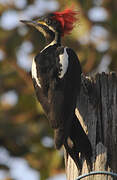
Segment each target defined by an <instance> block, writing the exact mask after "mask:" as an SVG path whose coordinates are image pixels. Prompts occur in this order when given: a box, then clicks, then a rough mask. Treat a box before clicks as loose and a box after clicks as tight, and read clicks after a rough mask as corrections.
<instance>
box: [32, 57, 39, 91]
mask: <svg viewBox="0 0 117 180" xmlns="http://www.w3.org/2000/svg"><path fill="white" fill-rule="evenodd" d="M32 78H34V79H35V81H36V83H37V85H38V86H39V87H40V88H41V84H40V82H39V78H38V77H37V69H36V63H35V60H34V59H33V62H32Z"/></svg>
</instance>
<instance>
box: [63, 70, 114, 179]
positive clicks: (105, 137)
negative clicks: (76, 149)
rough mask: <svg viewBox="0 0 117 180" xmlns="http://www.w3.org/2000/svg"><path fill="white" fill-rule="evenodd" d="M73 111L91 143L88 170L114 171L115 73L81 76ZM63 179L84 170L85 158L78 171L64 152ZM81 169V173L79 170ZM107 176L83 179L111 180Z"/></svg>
mask: <svg viewBox="0 0 117 180" xmlns="http://www.w3.org/2000/svg"><path fill="white" fill-rule="evenodd" d="M76 114H77V116H78V118H79V120H80V123H81V125H82V127H83V129H84V131H85V132H86V134H87V135H88V137H89V140H90V142H91V144H92V149H93V157H92V169H91V171H108V172H115V173H117V76H116V74H115V73H110V74H105V73H102V74H97V75H96V76H95V77H85V76H82V87H81V93H80V96H79V97H78V102H77V109H76ZM65 167H66V175H67V180H76V179H77V177H78V176H79V175H83V174H85V173H88V172H89V170H88V168H87V163H86V160H85V159H83V160H82V169H81V171H80V170H79V169H77V167H76V166H75V164H74V162H73V160H72V159H71V158H70V157H69V156H67V155H66V154H65ZM80 172H81V173H80ZM112 179H114V178H112V177H111V176H106V175H95V176H90V177H85V178H84V179H83V180H112Z"/></svg>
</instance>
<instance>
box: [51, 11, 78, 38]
mask: <svg viewBox="0 0 117 180" xmlns="http://www.w3.org/2000/svg"><path fill="white" fill-rule="evenodd" d="M53 14H54V15H55V17H54V18H55V19H56V20H57V21H59V22H60V23H61V27H62V36H64V35H65V34H69V33H70V32H71V31H72V29H73V27H74V23H75V22H76V21H77V20H78V17H77V15H78V12H76V11H74V10H73V9H71V8H67V9H65V10H64V11H62V12H54V13H53Z"/></svg>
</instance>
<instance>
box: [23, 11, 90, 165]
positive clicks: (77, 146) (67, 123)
mask: <svg viewBox="0 0 117 180" xmlns="http://www.w3.org/2000/svg"><path fill="white" fill-rule="evenodd" d="M53 17H54V15H52V14H51V16H50V15H48V16H45V17H43V18H41V19H38V20H36V21H22V22H24V23H26V24H29V25H33V26H34V27H36V28H37V29H38V30H39V31H40V32H42V33H43V35H44V37H45V39H46V41H47V46H45V48H44V49H43V50H42V51H41V52H40V53H38V54H37V55H36V57H35V58H34V60H33V63H32V80H33V85H34V88H35V92H36V95H37V98H38V100H39V102H40V103H41V105H42V107H43V109H44V110H45V113H46V115H47V117H48V120H49V122H50V126H51V127H52V128H53V129H54V134H55V135H54V141H55V147H56V148H57V149H60V148H61V146H62V145H64V147H65V149H66V151H67V152H68V154H69V155H70V156H71V157H72V158H73V160H74V161H75V163H76V165H77V166H80V161H79V158H78V153H79V152H81V153H83V154H84V155H85V157H86V159H89V158H90V157H91V154H92V149H91V145H90V142H89V139H88V137H87V135H86V134H85V132H84V131H83V129H82V127H81V125H80V123H79V121H78V119H77V117H76V115H75V108H76V102H77V96H78V95H79V93H80V86H81V73H82V70H81V66H80V62H79V59H78V57H77V55H76V54H75V52H74V51H73V50H72V49H71V48H68V47H63V46H62V45H61V36H62V34H63V33H64V32H62V31H64V30H62V25H61V23H60V22H59V21H58V20H56V19H53ZM60 17H61V16H60ZM63 20H64V19H63ZM74 20H75V18H74ZM69 27H70V28H71V27H72V25H71V26H69ZM65 31H66V32H68V30H67V29H65ZM68 139H70V141H71V142H72V145H70V144H69V142H68Z"/></svg>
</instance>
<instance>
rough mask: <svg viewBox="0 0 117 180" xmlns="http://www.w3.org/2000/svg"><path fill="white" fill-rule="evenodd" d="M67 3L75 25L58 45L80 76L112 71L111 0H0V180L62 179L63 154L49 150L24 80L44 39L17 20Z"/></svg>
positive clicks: (116, 7) (116, 23)
mask: <svg viewBox="0 0 117 180" xmlns="http://www.w3.org/2000/svg"><path fill="white" fill-rule="evenodd" d="M72 4H74V7H75V9H76V10H78V11H79V22H78V23H77V25H76V26H75V28H74V30H73V32H72V33H71V34H70V35H68V36H66V37H64V38H63V44H64V45H66V46H69V47H72V48H73V49H74V50H75V51H76V53H77V54H78V56H79V59H80V62H81V65H82V69H83V72H84V73H85V74H89V75H92V76H93V75H95V74H96V73H98V72H102V71H105V72H107V73H108V72H109V71H117V58H116V57H117V0H72V1H68V0H64V1H63V0H0V180H65V179H66V177H65V171H64V159H63V151H62V150H61V151H59V152H58V151H56V150H55V149H54V143H53V131H52V129H50V127H49V124H48V120H47V119H46V117H45V115H44V112H43V109H42V108H41V106H40V104H39V103H38V102H37V100H36V97H35V93H34V89H33V86H32V81H31V76H30V68H31V63H32V58H33V57H34V56H35V55H36V54H37V53H38V52H39V51H40V50H41V49H42V48H43V47H44V39H43V37H42V35H41V34H40V33H38V32H37V31H36V30H35V29H33V28H28V27H26V26H24V25H23V24H21V23H20V22H19V20H21V19H27V20H28V19H31V18H33V17H36V16H41V15H44V14H45V13H47V12H53V11H56V10H63V9H64V8H65V7H66V5H67V7H69V6H71V5H72Z"/></svg>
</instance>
